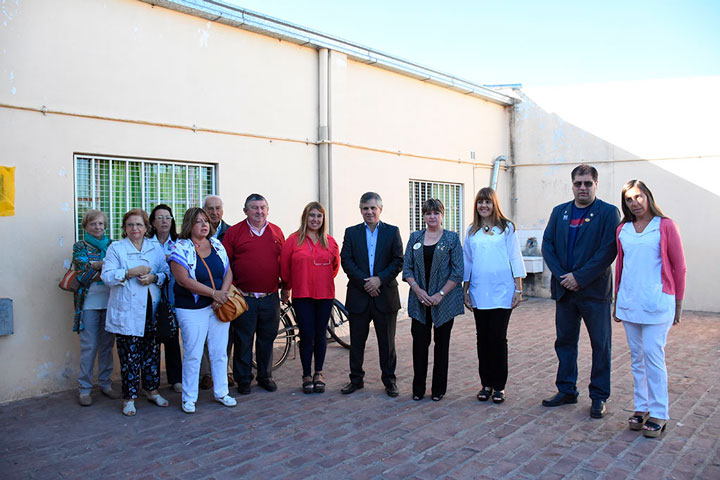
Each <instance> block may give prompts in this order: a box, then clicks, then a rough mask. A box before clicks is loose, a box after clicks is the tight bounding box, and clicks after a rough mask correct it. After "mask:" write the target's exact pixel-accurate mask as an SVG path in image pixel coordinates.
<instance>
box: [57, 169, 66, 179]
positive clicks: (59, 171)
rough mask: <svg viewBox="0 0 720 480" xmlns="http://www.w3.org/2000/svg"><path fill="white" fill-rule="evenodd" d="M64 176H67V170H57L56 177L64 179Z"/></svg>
mask: <svg viewBox="0 0 720 480" xmlns="http://www.w3.org/2000/svg"><path fill="white" fill-rule="evenodd" d="M65 175H67V170H65V169H64V168H61V169H60V170H58V177H64V176H65Z"/></svg>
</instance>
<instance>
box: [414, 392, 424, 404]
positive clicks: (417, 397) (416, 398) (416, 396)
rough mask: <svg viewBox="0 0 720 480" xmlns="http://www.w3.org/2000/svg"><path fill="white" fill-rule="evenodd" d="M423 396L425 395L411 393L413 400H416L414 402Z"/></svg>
mask: <svg viewBox="0 0 720 480" xmlns="http://www.w3.org/2000/svg"><path fill="white" fill-rule="evenodd" d="M424 396H425V395H417V394H416V395H413V400H414V401H416V402H419V401H420V400H422V399H423V397H424Z"/></svg>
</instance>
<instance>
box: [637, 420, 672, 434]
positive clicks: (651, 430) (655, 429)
mask: <svg viewBox="0 0 720 480" xmlns="http://www.w3.org/2000/svg"><path fill="white" fill-rule="evenodd" d="M665 427H667V420H663V419H662V418H655V417H650V418H648V419H647V420H646V421H645V425H643V426H642V433H643V436H645V437H648V438H657V437H659V436H660V435H661V434H662V433H663V432H664V431H665Z"/></svg>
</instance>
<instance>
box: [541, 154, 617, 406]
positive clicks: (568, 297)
mask: <svg viewBox="0 0 720 480" xmlns="http://www.w3.org/2000/svg"><path fill="white" fill-rule="evenodd" d="M571 178H572V182H573V186H572V190H573V195H574V196H575V200H573V201H572V202H569V203H563V204H561V205H558V206H557V207H555V208H554V209H553V211H552V214H551V215H550V220H549V221H548V224H547V227H546V228H545V233H544V235H543V243H542V253H543V258H544V259H545V263H547V266H548V268H550V271H552V280H551V285H550V287H551V292H552V298H553V299H554V300H555V301H556V304H555V330H556V335H557V339H556V340H555V353H556V354H557V357H558V362H559V364H558V371H557V378H556V380H555V385H556V386H557V389H558V393H557V394H556V395H555V396H554V397H552V398H548V399H546V400H543V402H542V403H543V405H545V406H546V407H557V406H559V405H563V404H566V403H577V396H578V391H577V386H576V383H577V376H578V372H577V353H578V338H579V335H580V323H581V322H580V319H581V318H582V319H583V320H584V321H585V326H586V328H587V331H588V334H589V336H590V343H591V346H592V370H591V372H590V386H589V390H590V398H591V400H592V406H591V408H590V416H591V417H593V418H602V417H603V416H604V415H605V402H606V401H607V399H608V397H609V396H610V341H611V334H612V331H611V327H610V303H611V300H612V283H611V270H610V265H611V264H612V262H613V261H614V260H615V256H616V255H617V246H616V243H615V229H616V228H617V226H618V224H619V223H620V214H619V212H618V209H617V208H615V207H614V206H613V205H610V204H608V203H605V202H603V201H602V200H600V199H598V198H596V197H595V193H596V191H597V185H598V172H597V170H596V169H595V167H591V166H590V165H579V166H577V167H575V168H574V169H573V171H572V173H571Z"/></svg>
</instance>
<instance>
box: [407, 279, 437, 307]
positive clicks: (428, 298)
mask: <svg viewBox="0 0 720 480" xmlns="http://www.w3.org/2000/svg"><path fill="white" fill-rule="evenodd" d="M416 287H417V288H416ZM412 291H413V292H414V293H415V296H416V297H417V298H418V300H420V303H421V304H423V305H427V306H432V305H439V304H440V302H442V300H443V298H445V297H443V296H442V295H440V292H438V293H436V294H435V295H428V293H427V292H426V291H425V290H423V289H422V288H420V286H418V284H417V283H416V284H415V285H413V287H412Z"/></svg>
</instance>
